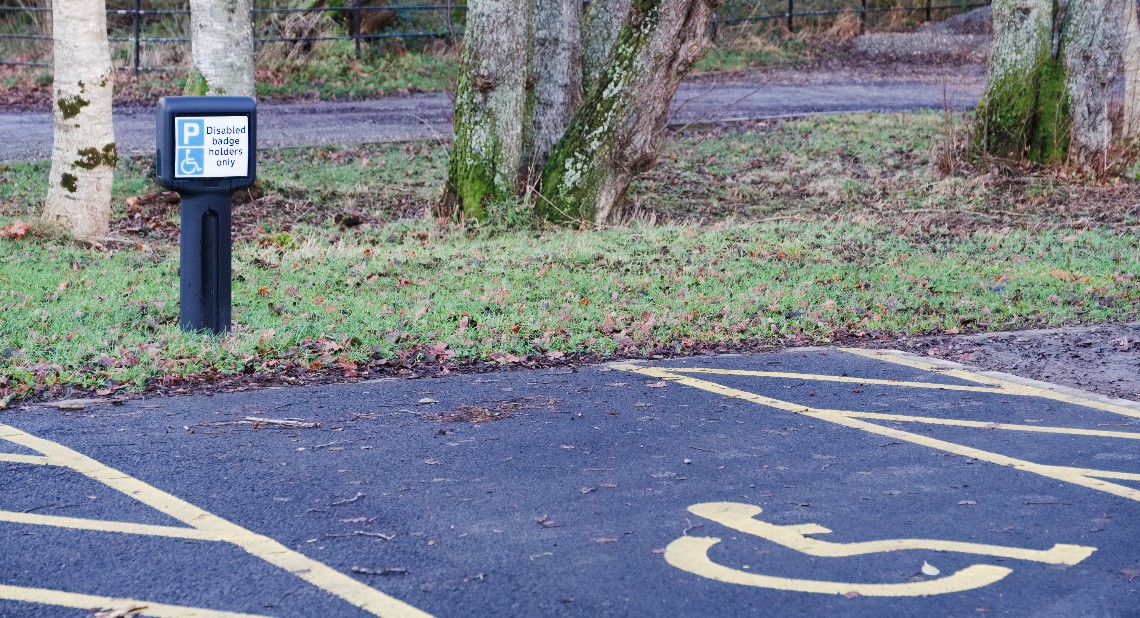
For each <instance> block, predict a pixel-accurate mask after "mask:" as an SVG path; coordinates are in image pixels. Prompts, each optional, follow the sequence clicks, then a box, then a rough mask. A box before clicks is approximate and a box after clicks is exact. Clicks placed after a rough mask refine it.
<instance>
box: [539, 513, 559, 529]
mask: <svg viewBox="0 0 1140 618" xmlns="http://www.w3.org/2000/svg"><path fill="white" fill-rule="evenodd" d="M535 521H537V522H538V525H540V526H542V527H543V528H557V527H558V526H559V524H558V522H556V521H554V520H553V519H550V516H549V515H543V516H542V517H539V518H538V519H537V520H535Z"/></svg>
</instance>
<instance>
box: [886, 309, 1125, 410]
mask: <svg viewBox="0 0 1140 618" xmlns="http://www.w3.org/2000/svg"><path fill="white" fill-rule="evenodd" d="M882 347H890V348H897V349H901V350H906V351H909V352H915V353H919V354H926V355H927V356H933V357H936V358H941V359H945V360H950V361H955V362H959V363H963V364H966V365H970V366H973V367H979V368H981V369H985V370H987V371H1002V372H1005V373H1011V374H1014V375H1018V376H1022V377H1025V378H1032V379H1034V380H1041V381H1044V382H1052V383H1054V384H1060V385H1063V386H1069V387H1072V388H1079V389H1083V390H1087V391H1092V392H1094V393H1099V394H1101V395H1107V396H1109V397H1119V398H1121V399H1130V400H1132V401H1140V322H1138V323H1133V324H1100V325H1097V326H1083V327H1074V328H1059V329H1049V330H1028V331H1017V332H1005V333H986V334H981V335H957V336H933V337H907V338H902V339H899V340H896V341H893V342H890V343H888V344H885V345H883V346H882Z"/></svg>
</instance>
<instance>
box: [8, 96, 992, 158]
mask: <svg viewBox="0 0 1140 618" xmlns="http://www.w3.org/2000/svg"><path fill="white" fill-rule="evenodd" d="M982 86H983V84H982V82H981V80H979V79H977V78H966V79H959V78H955V79H951V80H942V81H939V80H933V79H925V80H914V79H873V80H852V79H850V78H844V79H837V80H836V81H818V80H817V81H813V82H809V83H801V84H762V83H728V84H683V85H682V86H681V88H680V89H679V90H678V92H677V96H676V97H675V99H674V103H673V111H672V114H671V117H670V122H671V123H672V124H674V125H685V124H689V123H698V122H725V121H739V120H750V119H765V118H779V117H786V116H802V115H807V114H820V113H844V112H860V111H906V110H915V109H942V108H944V107H947V106H949V107H951V108H954V109H962V108H967V107H972V106H973V105H975V104H976V103H977V101H978V97H979V96H980V94H981V90H982ZM451 112H452V101H451V99H450V97H449V96H448V95H446V94H439V93H437V94H416V95H406V96H392V97H385V98H382V99H375V100H368V101H347V102H324V103H277V104H272V103H270V104H261V105H259V107H258V131H257V137H258V147H259V148H281V147H289V146H311V145H319V144H362V143H375V142H392V141H408V140H422V139H441V140H449V139H451ZM114 126H115V139H116V142H117V144H118V147H119V152H120V154H124V155H127V156H136V155H146V154H151V153H153V152H154V135H155V130H154V110H153V108H144V107H134V108H122V109H116V110H115V112H114ZM0 135H4V136H5V137H4V144H3V145H2V146H0V163H6V162H13V161H40V160H47V159H49V158H50V157H51V144H52V119H51V114H50V113H47V112H17V113H0Z"/></svg>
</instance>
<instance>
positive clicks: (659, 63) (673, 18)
mask: <svg viewBox="0 0 1140 618" xmlns="http://www.w3.org/2000/svg"><path fill="white" fill-rule="evenodd" d="M717 3H718V0H638V1H637V2H636V3H635V4H633V5H632V6H631V8H630V11H629V16H628V17H627V19H626V20H625V23H624V25H623V26H622V29H621V33H620V34H619V35H618V38H617V43H616V47H615V49H614V53H613V54H612V61H611V62H610V63H609V66H608V67H607V68H606V70H605V72H604V73H603V75H602V77H601V81H600V82H599V83H598V85H597V87H594V88H592V89H591V90H590V91H589V92H588V93H587V94H586V96H585V99H584V100H583V102H582V105H581V107H579V108H578V111H577V112H576V113H575V114H574V118H573V120H571V122H570V126H569V127H568V128H567V130H566V134H565V135H564V136H563V137H562V139H561V140H559V142H558V143H557V144H556V145H555V146H554V150H553V152H552V153H551V155H550V159H549V160H548V161H547V163H546V167H545V168H544V169H543V174H542V195H543V199H540V200H539V201H538V203H537V205H536V208H537V210H538V211H539V213H540V214H542V215H543V216H545V217H546V218H548V219H552V220H555V221H585V222H592V223H595V224H599V225H601V224H606V223H609V222H611V221H613V220H616V219H618V218H620V216H621V214H622V213H621V211H620V207H619V206H620V204H621V201H622V198H623V197H624V196H625V192H626V189H627V188H628V187H629V183H630V182H631V181H632V180H633V179H634V178H635V177H636V176H637V175H638V174H641V173H643V172H645V171H646V170H648V169H649V168H650V167H651V166H652V165H653V163H654V162H655V161H656V158H657V152H656V143H657V140H658V138H659V137H660V134H661V131H662V129H663V128H664V126H665V121H666V119H667V116H668V112H669V105H670V104H671V103H672V100H673V95H674V94H675V93H676V91H677V86H678V85H680V83H681V80H682V79H683V78H684V77H685V75H686V74H687V73H688V72H689V69H690V68H692V65H693V63H694V62H695V61H696V60H697V57H698V55H699V54H700V52H701V51H702V50H703V49H704V48H705V47H706V46H707V45H708V43H709V32H708V22H709V18H710V16H711V15H712V11H713V9H714V8H715V7H716V5H717Z"/></svg>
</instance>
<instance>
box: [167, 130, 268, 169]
mask: <svg viewBox="0 0 1140 618" xmlns="http://www.w3.org/2000/svg"><path fill="white" fill-rule="evenodd" d="M249 146H250V145H249V116H178V117H176V118H175V119H174V177H175V178H233V177H243V176H248V175H249Z"/></svg>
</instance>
